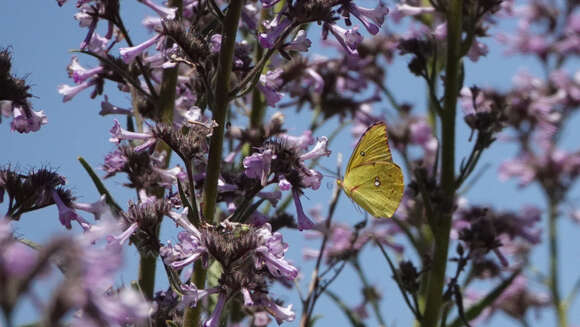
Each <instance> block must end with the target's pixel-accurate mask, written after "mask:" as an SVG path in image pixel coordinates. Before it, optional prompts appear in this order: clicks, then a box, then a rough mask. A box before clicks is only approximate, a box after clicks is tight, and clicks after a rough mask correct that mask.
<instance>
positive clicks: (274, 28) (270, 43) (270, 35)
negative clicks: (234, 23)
mask: <svg viewBox="0 0 580 327" xmlns="http://www.w3.org/2000/svg"><path fill="white" fill-rule="evenodd" d="M291 24H292V22H291V21H290V19H287V18H286V17H285V16H282V15H280V14H279V15H278V16H276V17H275V18H274V19H273V20H271V21H269V22H267V23H265V24H264V27H265V28H266V30H267V31H268V32H267V33H260V35H258V41H259V42H260V45H261V46H262V47H264V48H266V49H271V48H273V47H274V45H275V44H276V41H277V40H278V38H279V37H280V35H281V34H282V33H283V32H284V31H285V30H286V28H288V26H290V25H291Z"/></svg>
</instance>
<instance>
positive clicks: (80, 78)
mask: <svg viewBox="0 0 580 327" xmlns="http://www.w3.org/2000/svg"><path fill="white" fill-rule="evenodd" d="M104 69H105V68H104V67H103V66H98V67H95V68H92V69H87V68H84V67H83V66H81V64H80V63H79V60H78V58H77V57H76V56H73V57H72V58H71V63H70V64H69V65H68V66H67V71H68V75H69V77H72V78H73V80H74V82H75V83H77V84H79V83H82V82H84V81H86V80H87V79H89V78H91V77H93V76H95V75H97V74H99V73H101V72H103V71H104Z"/></svg>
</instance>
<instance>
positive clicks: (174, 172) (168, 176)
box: [152, 166, 187, 187]
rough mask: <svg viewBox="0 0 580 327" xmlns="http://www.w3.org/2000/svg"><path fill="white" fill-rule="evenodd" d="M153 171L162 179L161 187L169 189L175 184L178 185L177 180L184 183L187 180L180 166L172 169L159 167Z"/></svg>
mask: <svg viewBox="0 0 580 327" xmlns="http://www.w3.org/2000/svg"><path fill="white" fill-rule="evenodd" d="M152 169H153V171H154V172H156V173H157V174H158V175H159V177H160V179H161V180H160V182H159V185H161V186H165V187H169V186H171V185H173V184H177V180H180V181H182V182H183V181H184V180H185V179H186V178H187V175H186V173H185V172H184V171H183V169H182V168H181V167H180V166H175V167H173V168H171V169H162V168H157V167H152Z"/></svg>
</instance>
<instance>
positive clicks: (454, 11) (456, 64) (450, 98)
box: [423, 0, 463, 327]
mask: <svg viewBox="0 0 580 327" xmlns="http://www.w3.org/2000/svg"><path fill="white" fill-rule="evenodd" d="M462 6H463V1H462V0H450V1H449V2H448V8H447V64H446V67H445V69H446V71H445V96H444V105H443V112H442V114H441V120H442V121H441V134H442V137H441V140H442V144H441V164H442V165H441V188H442V190H443V193H444V203H443V210H441V213H440V214H439V215H436V217H432V218H435V219H436V220H437V221H432V223H431V229H432V231H433V236H434V240H435V248H434V256H433V264H432V266H431V270H430V271H429V275H428V277H427V278H428V286H427V302H426V305H425V314H424V315H423V319H424V320H423V326H424V327H435V326H438V325H439V324H438V322H439V316H440V313H441V305H442V302H443V296H442V295H443V286H444V282H445V271H446V269H447V255H448V250H449V232H450V230H451V213H452V207H453V199H454V196H455V114H456V106H457V96H458V93H459V70H460V62H461V24H462Z"/></svg>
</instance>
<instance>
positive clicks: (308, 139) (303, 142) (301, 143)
mask: <svg viewBox="0 0 580 327" xmlns="http://www.w3.org/2000/svg"><path fill="white" fill-rule="evenodd" d="M280 139H281V140H282V141H283V142H285V143H286V145H287V146H288V147H292V148H294V149H296V151H304V150H306V149H308V147H309V146H310V145H312V144H314V137H312V131H310V130H305V131H304V133H302V135H300V136H292V135H288V134H284V135H281V136H280Z"/></svg>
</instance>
